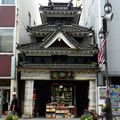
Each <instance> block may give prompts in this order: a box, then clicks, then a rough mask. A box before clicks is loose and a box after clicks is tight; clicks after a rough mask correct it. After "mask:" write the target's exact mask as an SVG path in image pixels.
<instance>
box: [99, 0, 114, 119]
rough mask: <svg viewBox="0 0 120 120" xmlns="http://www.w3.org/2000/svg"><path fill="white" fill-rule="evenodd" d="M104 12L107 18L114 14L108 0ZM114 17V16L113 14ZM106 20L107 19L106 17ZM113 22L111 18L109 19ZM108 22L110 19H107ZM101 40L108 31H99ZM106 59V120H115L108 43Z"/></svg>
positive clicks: (105, 51)
mask: <svg viewBox="0 0 120 120" xmlns="http://www.w3.org/2000/svg"><path fill="white" fill-rule="evenodd" d="M104 12H105V16H106V15H108V14H111V12H112V5H111V4H110V2H109V1H108V0H107V2H106V4H105V6H104ZM112 15H113V14H112ZM104 19H105V17H104ZM109 19H110V20H111V18H109ZM106 20H108V19H106ZM98 35H99V38H100V39H104V40H105V39H106V37H107V35H108V32H107V31H103V29H100V31H99V34H98ZM104 57H105V77H106V100H105V103H106V108H107V110H108V111H107V114H108V115H107V116H106V120H113V118H112V108H111V101H110V80H109V79H108V63H107V48H106V43H105V45H104Z"/></svg>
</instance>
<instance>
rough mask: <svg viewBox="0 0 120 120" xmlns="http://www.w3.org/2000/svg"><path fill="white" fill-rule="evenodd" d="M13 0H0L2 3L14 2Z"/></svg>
mask: <svg viewBox="0 0 120 120" xmlns="http://www.w3.org/2000/svg"><path fill="white" fill-rule="evenodd" d="M14 3H15V0H2V4H14Z"/></svg>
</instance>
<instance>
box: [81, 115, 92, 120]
mask: <svg viewBox="0 0 120 120" xmlns="http://www.w3.org/2000/svg"><path fill="white" fill-rule="evenodd" d="M81 120H93V116H92V115H89V114H87V115H82V116H81Z"/></svg>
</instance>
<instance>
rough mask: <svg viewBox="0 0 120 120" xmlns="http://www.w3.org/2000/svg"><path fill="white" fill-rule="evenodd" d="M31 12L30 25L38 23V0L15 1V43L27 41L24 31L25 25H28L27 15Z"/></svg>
mask: <svg viewBox="0 0 120 120" xmlns="http://www.w3.org/2000/svg"><path fill="white" fill-rule="evenodd" d="M29 12H30V14H31V26H34V21H35V23H36V25H38V24H40V23H41V21H40V15H39V0H18V2H17V14H18V31H19V33H18V36H19V37H18V38H19V39H18V41H17V43H22V44H23V43H28V42H30V38H29V36H28V33H27V31H26V26H28V25H29V15H28V13H29Z"/></svg>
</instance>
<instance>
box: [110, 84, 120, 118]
mask: <svg viewBox="0 0 120 120" xmlns="http://www.w3.org/2000/svg"><path fill="white" fill-rule="evenodd" d="M110 98H111V106H112V113H113V115H118V116H119V115H120V85H111V86H110Z"/></svg>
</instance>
